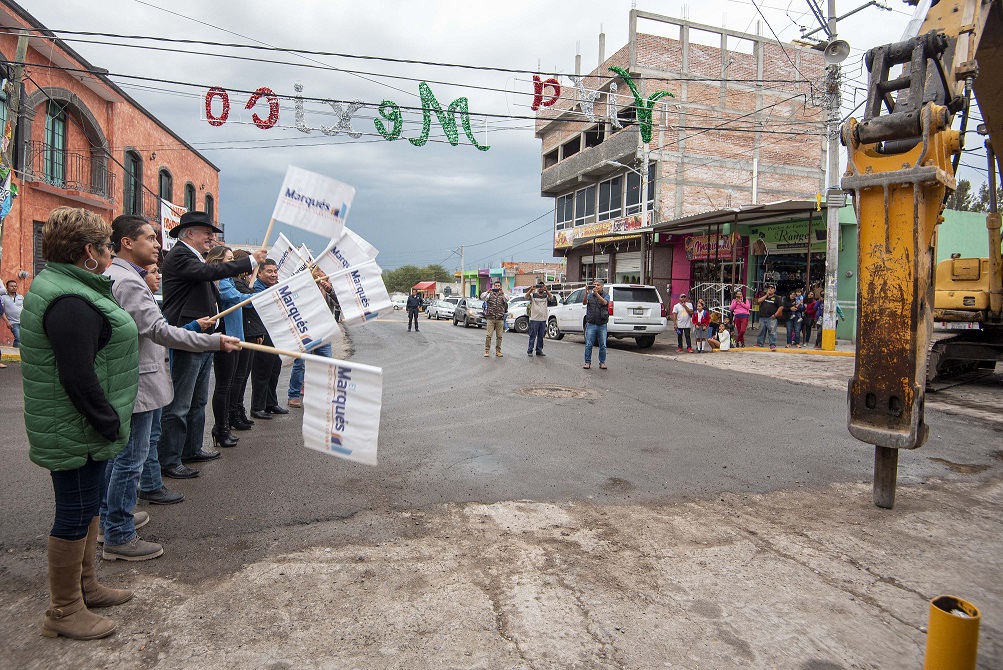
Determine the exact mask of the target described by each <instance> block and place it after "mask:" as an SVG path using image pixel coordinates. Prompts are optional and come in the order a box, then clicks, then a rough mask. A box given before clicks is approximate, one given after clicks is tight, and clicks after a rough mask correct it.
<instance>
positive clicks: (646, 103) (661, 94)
mask: <svg viewBox="0 0 1003 670" xmlns="http://www.w3.org/2000/svg"><path fill="white" fill-rule="evenodd" d="M608 69H609V71H610V72H615V73H616V74H618V75H620V77H621V78H623V80H624V81H626V82H627V86H629V87H630V92H631V93H633V94H634V104H635V106H636V107H637V125H638V126H639V127H640V129H641V139H642V140H643V141H644V142H645V143H648V142H650V141H651V110H652V109H653V108H654V106H655V103H656V102H658V101H659V100H661V99H662V98H665V97H669V98H674V97H676V96H675V95H673V94H672V93H669V92H668V91H655V92H654V93H652V94H651V95H649V96H648V99H647V100H645V99H644V98H642V97H641V94H640V93H638V92H637V86H636V85H635V84H634V80H633V79H631V78H630V74H629V73H628V72H627V71H626V70H624V69H623V68H622V67H617V66H616V65H612V66H610V67H609V68H608Z"/></svg>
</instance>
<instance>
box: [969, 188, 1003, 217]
mask: <svg viewBox="0 0 1003 670" xmlns="http://www.w3.org/2000/svg"><path fill="white" fill-rule="evenodd" d="M989 200H990V198H989V182H982V186H980V187H979V194H978V195H977V196H975V198H973V199H972V211H973V212H986V213H988V212H989ZM996 211H997V212H1003V189H1000V188H999V186H997V187H996Z"/></svg>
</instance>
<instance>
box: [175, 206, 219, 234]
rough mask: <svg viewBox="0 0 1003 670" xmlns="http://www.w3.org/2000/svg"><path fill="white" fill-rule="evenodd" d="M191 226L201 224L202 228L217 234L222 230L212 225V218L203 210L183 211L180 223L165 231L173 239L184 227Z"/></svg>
mask: <svg viewBox="0 0 1003 670" xmlns="http://www.w3.org/2000/svg"><path fill="white" fill-rule="evenodd" d="M192 226H202V227H203V228H208V229H209V230H211V231H212V232H214V233H216V234H217V235H222V234H223V231H222V230H220V229H219V228H217V227H216V226H214V225H213V223H212V219H210V218H209V215H208V214H206V213H205V212H185V213H184V214H182V215H181V223H179V224H178V225H176V226H174V227H173V228H171V230H170V231H169V232H168V233H167V234H168V235H170V236H171V237H173V238H174V239H177V238H178V235H180V234H181V231H182V230H184V229H185V228H191V227H192Z"/></svg>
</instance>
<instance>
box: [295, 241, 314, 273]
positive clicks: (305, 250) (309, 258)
mask: <svg viewBox="0 0 1003 670" xmlns="http://www.w3.org/2000/svg"><path fill="white" fill-rule="evenodd" d="M297 252H298V253H299V256H300V258H301V259H303V267H304V268H306V266H307V265H308V264H309V263H312V262H313V253H311V252H310V247H308V246H307V245H306V244H301V245H300V247H299V249H297Z"/></svg>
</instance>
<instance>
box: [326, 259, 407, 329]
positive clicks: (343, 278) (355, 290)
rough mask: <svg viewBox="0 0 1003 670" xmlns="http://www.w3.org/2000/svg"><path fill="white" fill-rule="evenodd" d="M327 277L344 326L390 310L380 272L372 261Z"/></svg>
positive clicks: (361, 321)
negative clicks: (332, 288)
mask: <svg viewBox="0 0 1003 670" xmlns="http://www.w3.org/2000/svg"><path fill="white" fill-rule="evenodd" d="M328 277H329V278H330V280H331V286H333V287H334V293H335V295H337V296H338V304H340V305H341V314H342V316H343V317H344V318H345V323H346V324H348V325H352V324H355V323H363V322H365V321H368V320H369V319H374V318H376V317H377V316H379V312H380V310H386V309H391V308H392V307H393V304H392V303H391V302H390V295H389V294H388V293H387V287H386V284H384V283H383V271H382V270H380V266H379V265H377V264H376V261H366V262H365V263H362V264H361V265H353V266H352V267H350V268H348V269H347V270H342V271H341V272H338V273H337V274H328Z"/></svg>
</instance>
